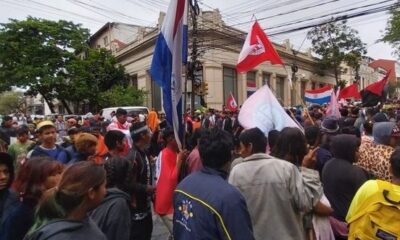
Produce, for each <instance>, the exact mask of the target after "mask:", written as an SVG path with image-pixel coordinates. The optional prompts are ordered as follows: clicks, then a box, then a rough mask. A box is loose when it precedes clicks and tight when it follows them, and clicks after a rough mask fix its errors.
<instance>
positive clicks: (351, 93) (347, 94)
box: [339, 83, 361, 99]
mask: <svg viewBox="0 0 400 240" xmlns="http://www.w3.org/2000/svg"><path fill="white" fill-rule="evenodd" d="M343 98H344V99H347V98H354V99H361V95H360V93H359V91H358V84H357V83H353V84H351V85H350V86H348V87H345V88H343V89H342V90H340V93H339V99H343Z"/></svg>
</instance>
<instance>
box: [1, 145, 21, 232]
mask: <svg viewBox="0 0 400 240" xmlns="http://www.w3.org/2000/svg"><path fill="white" fill-rule="evenodd" d="M13 181H14V165H13V160H12V158H11V156H10V155H9V154H7V153H3V152H0V226H3V223H4V220H5V219H7V218H8V216H9V214H10V213H11V210H12V209H13V207H14V206H15V205H16V204H17V203H18V198H17V195H16V194H15V192H14V191H13V190H11V189H10V187H11V184H12V183H13Z"/></svg>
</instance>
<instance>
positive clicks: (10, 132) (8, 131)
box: [0, 116, 17, 145]
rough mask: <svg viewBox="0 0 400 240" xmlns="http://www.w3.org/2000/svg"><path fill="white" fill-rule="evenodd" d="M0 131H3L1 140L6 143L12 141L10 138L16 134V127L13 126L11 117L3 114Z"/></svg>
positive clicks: (8, 143)
mask: <svg viewBox="0 0 400 240" xmlns="http://www.w3.org/2000/svg"><path fill="white" fill-rule="evenodd" d="M0 131H1V132H2V133H3V134H2V135H3V139H2V140H3V141H5V142H6V144H7V145H10V144H11V143H13V142H12V141H11V140H12V139H13V138H15V137H16V136H17V132H16V129H15V128H13V118H12V117H10V116H4V117H3V121H2V122H1V128H0Z"/></svg>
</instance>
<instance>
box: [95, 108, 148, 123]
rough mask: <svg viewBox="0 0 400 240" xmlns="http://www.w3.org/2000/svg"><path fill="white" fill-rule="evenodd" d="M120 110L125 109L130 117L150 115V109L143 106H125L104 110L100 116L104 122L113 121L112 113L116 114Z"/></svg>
mask: <svg viewBox="0 0 400 240" xmlns="http://www.w3.org/2000/svg"><path fill="white" fill-rule="evenodd" d="M118 108H122V109H125V110H126V111H127V112H128V115H139V114H144V115H148V114H149V109H148V108H147V107H143V106H125V107H110V108H103V109H102V110H101V112H100V115H101V116H102V117H103V118H104V120H111V113H112V112H116V111H117V109H118Z"/></svg>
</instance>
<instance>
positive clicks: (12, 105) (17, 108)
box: [0, 91, 25, 115]
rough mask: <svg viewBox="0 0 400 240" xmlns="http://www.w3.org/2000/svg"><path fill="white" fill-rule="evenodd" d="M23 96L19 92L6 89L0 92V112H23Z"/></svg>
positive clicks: (6, 113)
mask: <svg viewBox="0 0 400 240" xmlns="http://www.w3.org/2000/svg"><path fill="white" fill-rule="evenodd" d="M24 104H25V98H24V95H23V94H22V93H20V92H12V91H7V92H3V93H1V94H0V114H3V115H8V114H11V113H16V112H25V109H24Z"/></svg>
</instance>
